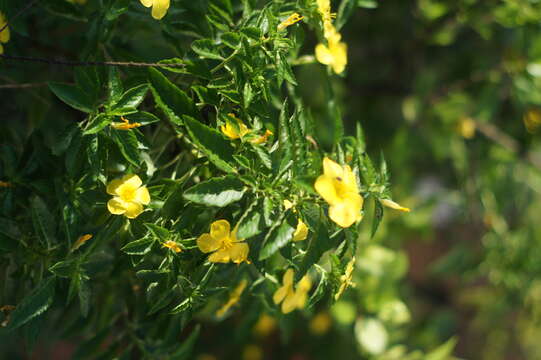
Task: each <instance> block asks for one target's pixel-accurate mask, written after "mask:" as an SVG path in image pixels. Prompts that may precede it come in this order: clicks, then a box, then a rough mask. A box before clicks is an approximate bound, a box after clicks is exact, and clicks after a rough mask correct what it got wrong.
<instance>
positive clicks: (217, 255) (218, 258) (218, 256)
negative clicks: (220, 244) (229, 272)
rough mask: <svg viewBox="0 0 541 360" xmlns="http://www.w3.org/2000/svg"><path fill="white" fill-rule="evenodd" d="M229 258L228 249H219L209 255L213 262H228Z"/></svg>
mask: <svg viewBox="0 0 541 360" xmlns="http://www.w3.org/2000/svg"><path fill="white" fill-rule="evenodd" d="M230 259H231V256H230V252H229V249H220V250H218V251H216V252H214V253H212V254H211V255H210V256H209V261H210V262H213V263H228V262H229V260H230Z"/></svg>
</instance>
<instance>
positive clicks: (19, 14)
mask: <svg viewBox="0 0 541 360" xmlns="http://www.w3.org/2000/svg"><path fill="white" fill-rule="evenodd" d="M38 1H39V0H32V1H30V2H29V3H28V4H26V6H24V7H23V8H21V10H19V11H18V12H17V13H16V14H15V15H13V17H12V18H10V19H9V21H8V20H6V23H5V24H4V26H2V28H1V29H0V33H1V32H2V31H4V29H5V28H7V27H8V25H9V24H10V23H12V22H13V21H15V19H17V18H18V17H19V16H21V15H22V14H23V13H24V12H25V11H26V10H28V9H30V8H31V7H32V6H33V5H34V4H35V3H37V2H38Z"/></svg>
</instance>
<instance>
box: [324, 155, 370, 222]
mask: <svg viewBox="0 0 541 360" xmlns="http://www.w3.org/2000/svg"><path fill="white" fill-rule="evenodd" d="M314 187H315V188H316V191H317V192H318V194H319V195H321V197H322V198H323V199H324V200H325V201H326V202H327V203H328V204H329V205H330V206H329V217H330V218H331V220H332V221H334V222H335V223H337V224H338V225H339V226H341V227H343V228H347V227H350V226H351V225H352V224H353V223H354V222H356V221H360V220H361V219H362V214H361V209H362V207H363V201H364V199H363V197H362V196H361V195H360V194H359V189H358V187H357V181H356V179H355V174H353V171H352V170H351V168H350V167H349V166H348V165H344V166H342V165H339V164H337V163H335V162H334V161H332V160H331V159H329V158H325V159H323V175H321V176H319V177H318V178H317V179H316V182H315V184H314Z"/></svg>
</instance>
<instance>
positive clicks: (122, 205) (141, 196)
mask: <svg viewBox="0 0 541 360" xmlns="http://www.w3.org/2000/svg"><path fill="white" fill-rule="evenodd" d="M142 184H143V182H142V181H141V179H140V178H139V176H137V175H132V174H130V175H125V176H123V177H122V178H121V179H115V180H113V181H111V182H110V183H109V184H108V185H107V193H108V194H110V195H114V198H112V199H111V200H109V201H108V202H107V209H108V210H109V212H110V213H111V214H114V215H124V216H126V217H127V218H129V219H134V218H136V217H137V216H139V214H141V213H142V212H143V205H147V204H148V203H149V202H150V194H149V193H148V189H147V188H146V187H145V186H141V185H142Z"/></svg>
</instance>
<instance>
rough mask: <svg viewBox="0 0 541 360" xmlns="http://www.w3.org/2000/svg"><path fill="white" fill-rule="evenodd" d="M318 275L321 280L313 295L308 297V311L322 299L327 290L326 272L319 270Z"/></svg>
mask: <svg viewBox="0 0 541 360" xmlns="http://www.w3.org/2000/svg"><path fill="white" fill-rule="evenodd" d="M320 273H321V278H320V279H319V283H318V285H317V288H316V291H314V293H313V294H312V296H310V299H309V300H308V306H307V308H308V309H311V308H313V307H314V306H315V305H316V304H317V303H318V302H319V301H320V300H321V299H322V298H323V296H324V295H325V292H326V290H327V284H328V278H327V272H326V271H325V270H321V271H320Z"/></svg>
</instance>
